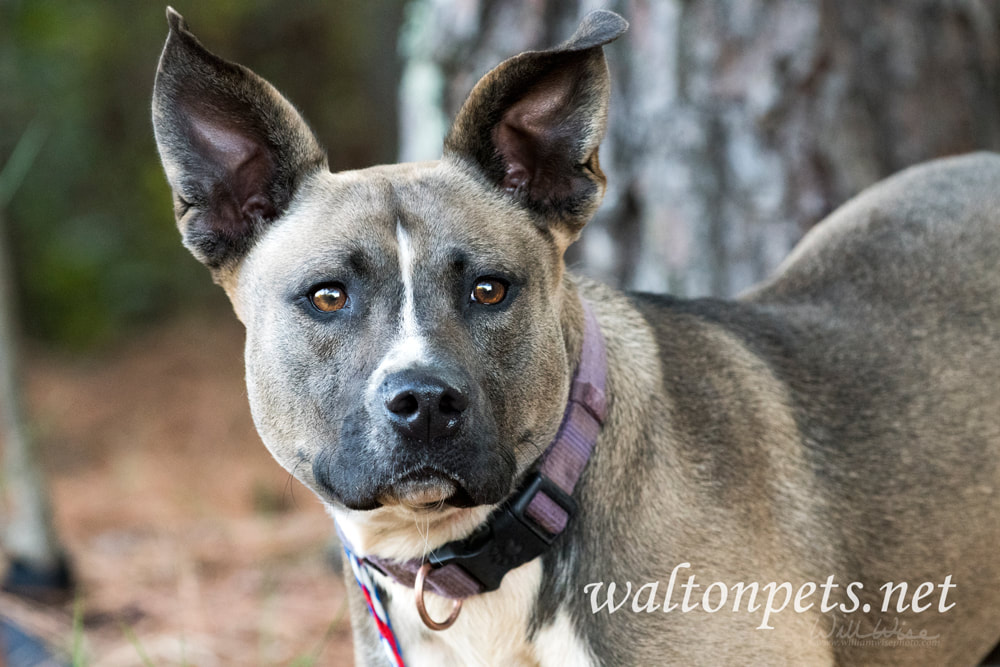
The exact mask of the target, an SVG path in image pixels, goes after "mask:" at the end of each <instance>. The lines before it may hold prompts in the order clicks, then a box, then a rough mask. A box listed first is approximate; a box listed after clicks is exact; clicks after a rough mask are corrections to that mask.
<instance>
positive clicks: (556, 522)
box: [337, 299, 607, 600]
mask: <svg viewBox="0 0 1000 667" xmlns="http://www.w3.org/2000/svg"><path fill="white" fill-rule="evenodd" d="M580 303H581V305H582V308H583V316H584V317H583V319H584V326H583V341H582V346H581V350H580V362H579V364H578V365H577V370H576V373H575V374H574V376H573V381H572V383H571V385H570V392H569V400H568V401H567V404H566V410H565V411H564V413H563V419H562V423H561V424H560V426H559V431H558V432H557V433H556V436H555V438H554V439H553V441H552V443H551V444H550V445H549V446H548V448H546V450H545V452H544V453H543V454H542V456H541V457H540V458H539V459H538V461H537V462H536V464H535V465H534V466H532V471H531V472H529V474H528V475H527V476H526V478H525V479H524V481H523V482H522V483H521V485H520V486H519V488H518V490H517V491H516V492H515V493H514V494H513V495H511V496H510V497H509V498H508V499H507V500H506V501H504V502H503V503H502V504H501V505H500V506H499V507H498V508H497V509H495V510H494V511H493V512H492V514H490V515H489V517H488V518H487V519H486V521H485V522H484V523H483V524H482V525H481V526H479V528H478V529H476V530H474V531H473V532H472V534H471V535H470V536H468V537H466V538H464V539H461V540H456V541H453V542H448V543H446V544H444V545H442V546H440V547H438V548H436V549H434V550H432V551H430V552H429V553H428V554H427V555H426V556H425V557H424V558H414V559H410V560H403V561H400V560H394V559H390V558H383V557H379V556H377V555H374V554H367V555H365V556H363V557H361V558H360V559H359V560H360V562H362V563H364V564H365V565H367V566H369V567H373V568H375V569H376V570H378V571H379V572H381V573H383V574H385V575H386V576H389V577H391V578H392V579H394V580H396V581H397V582H399V583H400V584H403V585H404V586H408V587H412V586H414V584H415V583H416V581H417V574H418V572H419V571H420V570H421V568H423V567H424V564H425V563H430V569H429V571H426V570H425V574H426V578H425V579H424V581H423V587H424V589H425V590H430V591H433V592H434V593H437V594H438V595H441V596H443V597H447V598H451V599H459V600H460V599H464V598H467V597H470V596H472V595H476V594H479V593H484V592H487V591H492V590H496V589H497V588H499V586H500V582H501V580H502V579H503V577H504V575H505V574H506V573H507V572H509V571H510V570H512V569H514V568H515V567H518V566H520V565H523V564H524V563H527V562H528V561H531V560H533V559H535V558H537V557H538V556H540V555H541V554H542V553H544V552H545V551H546V550H547V549H548V547H549V546H550V545H551V544H552V543H553V542H554V541H555V540H556V538H558V537H559V535H561V534H562V533H563V531H564V530H565V529H566V526H567V525H568V524H569V521H570V519H571V518H572V516H573V514H574V513H575V512H576V503H575V501H574V500H573V497H572V494H573V490H574V488H575V487H576V484H577V481H578V480H579V479H580V476H581V474H582V473H583V469H584V467H586V465H587V461H589V459H590V455H591V453H592V452H593V448H594V445H595V444H596V442H597V437H598V435H599V434H600V429H601V425H602V423H603V422H604V418H605V415H606V412H607V402H606V398H605V393H604V390H605V384H606V379H607V358H606V352H605V347H604V339H603V336H602V335H601V330H600V327H599V325H598V323H597V318H596V317H595V316H594V313H593V311H592V310H591V308H590V306H589V305H588V304H587V302H586V301H585V300H583V299H581V301H580ZM337 532H338V534H339V535H340V539H341V541H342V543H343V544H344V548H345V550H346V551H347V552H348V555H349V556H351V557H353V556H354V554H353V551H354V550H353V547H352V545H351V543H350V541H349V539H348V537H347V536H346V535H345V534H344V531H343V529H342V528H341V526H340V524H339V523H338V524H337Z"/></svg>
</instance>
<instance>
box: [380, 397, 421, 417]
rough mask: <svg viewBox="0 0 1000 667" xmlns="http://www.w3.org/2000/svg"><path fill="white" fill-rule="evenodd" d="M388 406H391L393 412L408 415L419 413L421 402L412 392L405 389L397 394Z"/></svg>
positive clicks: (402, 415) (403, 415)
mask: <svg viewBox="0 0 1000 667" xmlns="http://www.w3.org/2000/svg"><path fill="white" fill-rule="evenodd" d="M386 407H387V408H389V410H390V411H391V412H393V413H395V414H397V415H399V416H401V417H406V416H409V415H414V414H416V413H417V411H418V410H419V409H420V402H419V401H417V397H416V396H414V395H413V393H412V392H408V391H404V392H402V393H399V394H396V395H395V396H394V397H393V398H392V400H390V401H389V402H388V403H387V404H386Z"/></svg>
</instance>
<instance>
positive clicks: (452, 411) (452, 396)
mask: <svg viewBox="0 0 1000 667" xmlns="http://www.w3.org/2000/svg"><path fill="white" fill-rule="evenodd" d="M467 407H469V399H468V397H466V395H465V394H463V393H460V392H457V391H453V390H451V389H446V390H445V392H444V393H443V394H442V395H441V402H440V404H439V406H438V409H439V410H441V414H445V415H457V414H459V413H460V412H463V411H464V410H465V408H467Z"/></svg>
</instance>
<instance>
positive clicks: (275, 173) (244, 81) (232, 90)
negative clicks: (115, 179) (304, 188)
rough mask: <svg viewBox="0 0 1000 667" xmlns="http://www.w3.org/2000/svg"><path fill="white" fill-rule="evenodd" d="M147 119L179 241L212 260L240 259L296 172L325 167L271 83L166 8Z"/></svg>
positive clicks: (280, 204) (282, 205)
mask: <svg viewBox="0 0 1000 667" xmlns="http://www.w3.org/2000/svg"><path fill="white" fill-rule="evenodd" d="M167 22H168V23H169V24H170V34H169V35H168V36H167V43H166V46H165V47H164V48H163V55H162V56H160V65H159V68H158V69H157V72H156V83H155V85H154V88H153V128H154V130H155V132H156V144H157V146H158V148H159V151H160V159H161V160H162V161H163V168H164V170H165V171H166V173H167V180H168V181H170V187H171V188H173V191H174V212H175V214H176V216H177V225H178V227H180V230H181V233H182V235H183V237H184V245H186V246H187V247H188V249H190V250H191V252H192V253H194V255H195V257H197V258H198V259H199V260H201V261H202V262H204V263H205V264H207V265H208V266H209V267H211V268H213V269H218V268H221V267H224V266H227V265H230V264H231V263H232V262H234V261H236V260H238V259H239V258H240V257H242V256H243V254H245V253H246V251H247V250H248V249H249V248H250V246H251V245H252V244H253V241H254V239H255V236H256V235H257V234H258V233H259V232H260V230H261V229H262V228H263V226H264V225H266V223H267V222H269V221H271V220H273V219H275V218H276V217H278V216H279V215H280V214H281V213H283V212H284V211H285V209H286V208H287V206H288V203H289V201H290V200H291V198H292V196H293V195H294V193H295V189H296V187H297V185H298V184H299V182H300V181H301V179H302V177H303V176H304V175H305V174H307V173H309V172H311V171H314V170H317V169H321V168H322V169H325V168H326V155H325V154H324V152H323V151H322V149H320V147H319V144H318V143H317V141H316V138H315V137H314V136H313V133H312V132H311V131H310V130H309V128H308V126H307V125H306V123H305V121H303V120H302V117H301V116H299V114H298V112H297V111H296V110H295V108H294V107H292V105H291V104H290V103H289V102H288V100H286V99H285V98H284V97H282V96H281V94H280V93H278V91H277V90H275V89H274V88H273V87H272V86H271V85H270V84H269V83H267V82H266V81H264V80H263V79H261V78H260V77H259V76H257V75H256V74H254V73H253V72H251V71H250V70H248V69H246V68H245V67H242V66H240V65H236V64H234V63H230V62H227V61H225V60H223V59H222V58H219V57H218V56H216V55H214V54H212V53H210V52H209V51H208V50H206V49H205V48H204V47H203V46H202V45H201V44H200V43H199V42H198V40H197V39H196V38H195V36H194V35H192V34H191V33H190V32H189V31H188V29H187V24H186V23H185V22H184V19H183V18H182V17H181V15H180V14H178V13H177V12H175V11H174V10H173V9H170V8H168V9H167Z"/></svg>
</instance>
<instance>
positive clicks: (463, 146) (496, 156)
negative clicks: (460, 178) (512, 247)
mask: <svg viewBox="0 0 1000 667" xmlns="http://www.w3.org/2000/svg"><path fill="white" fill-rule="evenodd" d="M626 28H628V23H626V21H625V19H623V18H622V17H620V16H618V15H617V14H615V13H613V12H609V11H602V10H599V11H595V12H591V13H590V14H588V15H587V16H586V17H585V18H584V19H583V22H582V23H581V24H580V27H579V28H577V31H576V33H575V34H574V35H573V36H572V37H570V39H569V40H568V41H566V42H565V43H563V44H562V45H560V46H557V47H556V48H554V49H551V50H549V51H528V52H526V53H522V54H520V55H518V56H515V57H513V58H510V59H509V60H505V61H504V62H503V63H501V64H500V65H499V66H498V67H496V68H495V69H494V70H493V71H491V72H490V73H488V74H487V75H486V76H484V77H483V78H482V79H481V80H480V81H479V83H478V84H476V87H475V88H474V89H473V90H472V93H471V94H470V95H469V98H468V99H467V100H466V101H465V104H464V105H462V109H461V111H459V113H458V117H457V118H456V119H455V123H454V125H453V126H452V128H451V131H450V132H449V133H448V137H447V138H446V139H445V157H446V159H449V158H450V159H454V158H458V159H460V160H463V161H466V162H468V163H471V164H472V165H474V166H475V167H477V168H478V169H479V170H480V172H481V173H482V174H483V175H484V176H485V177H486V179H487V180H488V181H489V182H490V183H491V185H494V186H496V187H497V188H500V189H501V190H503V191H505V192H507V193H509V195H510V196H511V197H513V198H515V199H516V200H517V201H518V202H520V203H521V204H523V205H524V206H526V207H528V208H529V209H530V210H531V211H533V212H535V213H536V214H538V215H539V216H541V217H542V218H543V219H545V220H546V221H549V222H558V223H561V224H563V225H565V226H566V227H567V228H568V231H569V232H570V233H571V234H572V235H574V236H575V234H576V233H577V232H579V230H580V229H581V228H582V227H583V225H584V224H585V223H586V222H587V220H588V219H589V218H590V216H591V215H593V213H594V211H595V210H596V208H597V205H598V204H599V203H600V201H601V197H602V196H603V195H604V185H605V178H604V174H603V173H602V172H601V168H600V165H599V164H598V160H597V147H598V145H599V144H600V142H601V139H602V138H603V137H604V129H605V126H606V124H607V111H608V97H609V92H610V84H609V80H608V68H607V64H606V63H605V61H604V50H603V49H602V48H601V47H602V46H603V45H604V44H607V43H608V42H610V41H612V40H613V39H615V38H617V37H618V36H620V35H621V34H622V33H623V32H625V30H626Z"/></svg>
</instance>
